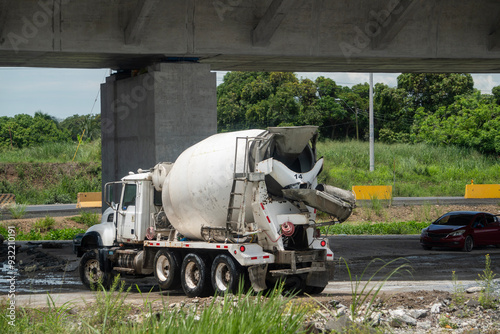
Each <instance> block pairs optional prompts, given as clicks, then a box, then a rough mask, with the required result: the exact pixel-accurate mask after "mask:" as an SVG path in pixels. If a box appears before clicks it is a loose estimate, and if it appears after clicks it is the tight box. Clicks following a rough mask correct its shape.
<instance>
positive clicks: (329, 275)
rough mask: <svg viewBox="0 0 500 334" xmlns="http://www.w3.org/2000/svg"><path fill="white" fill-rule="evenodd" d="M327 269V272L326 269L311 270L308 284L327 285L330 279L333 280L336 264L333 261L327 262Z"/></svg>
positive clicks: (307, 280)
mask: <svg viewBox="0 0 500 334" xmlns="http://www.w3.org/2000/svg"><path fill="white" fill-rule="evenodd" d="M325 269H326V273H325V272H324V271H311V272H310V273H309V274H307V278H306V285H307V286H318V287H325V286H326V285H327V284H328V281H333V278H334V273H335V264H334V263H333V262H332V261H328V262H325Z"/></svg>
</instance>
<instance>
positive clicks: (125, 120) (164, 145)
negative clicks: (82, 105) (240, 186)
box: [101, 63, 217, 185]
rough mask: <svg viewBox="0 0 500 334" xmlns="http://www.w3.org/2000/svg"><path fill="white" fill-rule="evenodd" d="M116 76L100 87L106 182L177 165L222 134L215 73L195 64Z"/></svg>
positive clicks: (103, 178)
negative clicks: (167, 164) (189, 150)
mask: <svg viewBox="0 0 500 334" xmlns="http://www.w3.org/2000/svg"><path fill="white" fill-rule="evenodd" d="M144 72H145V73H134V72H132V73H127V74H124V73H117V74H113V75H111V76H110V77H108V78H107V79H106V83H104V84H102V85H101V119H102V121H101V125H102V182H103V185H104V184H105V183H106V182H110V181H115V180H119V179H120V178H122V177H123V176H125V175H126V174H128V172H129V171H133V172H136V171H137V169H138V168H143V169H146V168H150V167H153V166H154V165H155V164H156V163H158V162H162V161H170V162H174V161H175V159H176V158H177V157H178V156H179V154H180V153H182V152H183V151H184V150H185V149H186V148H188V147H189V146H191V145H193V144H194V143H197V142H198V141H200V140H202V139H204V138H206V137H208V136H210V135H212V134H214V133H216V132H217V98H216V74H215V73H212V72H210V66H209V65H205V64H196V63H161V64H156V65H154V66H151V67H149V68H148V69H147V72H146V71H144Z"/></svg>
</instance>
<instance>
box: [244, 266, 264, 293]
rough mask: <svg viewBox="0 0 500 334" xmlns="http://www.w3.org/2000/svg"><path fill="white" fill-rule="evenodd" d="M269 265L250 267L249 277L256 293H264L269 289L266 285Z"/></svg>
mask: <svg viewBox="0 0 500 334" xmlns="http://www.w3.org/2000/svg"><path fill="white" fill-rule="evenodd" d="M266 274H267V264H259V265H256V266H251V267H248V276H249V277H250V282H251V283H252V288H253V290H254V291H256V292H259V291H264V290H265V289H267V285H266Z"/></svg>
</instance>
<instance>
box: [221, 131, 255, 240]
mask: <svg viewBox="0 0 500 334" xmlns="http://www.w3.org/2000/svg"><path fill="white" fill-rule="evenodd" d="M240 140H244V141H245V150H244V152H243V154H244V159H243V170H242V171H238V170H237V169H238V165H237V162H238V143H239V141H240ZM248 145H249V138H248V137H237V138H236V148H235V151H234V168H233V184H232V187H231V193H230V195H229V205H228V207H227V219H226V231H227V233H229V232H230V231H233V228H232V225H233V224H234V223H236V224H237V232H240V233H241V232H243V229H244V227H245V204H246V199H245V197H246V195H245V193H246V188H247V184H248V149H249V147H248ZM240 154H241V153H240ZM238 184H242V185H243V186H242V187H240V189H242V190H241V191H242V192H236V189H237V188H238ZM236 198H240V203H239V206H235V199H236ZM235 212H238V220H236V221H235V220H233V214H234V213H235Z"/></svg>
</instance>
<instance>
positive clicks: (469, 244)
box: [462, 235, 474, 252]
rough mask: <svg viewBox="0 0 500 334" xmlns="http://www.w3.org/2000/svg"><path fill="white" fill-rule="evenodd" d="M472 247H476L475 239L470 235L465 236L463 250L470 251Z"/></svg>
mask: <svg viewBox="0 0 500 334" xmlns="http://www.w3.org/2000/svg"><path fill="white" fill-rule="evenodd" d="M472 248H474V240H473V239H472V237H471V236H470V235H468V236H467V238H465V241H464V247H463V248H462V250H463V251H464V252H470V251H471V250H472Z"/></svg>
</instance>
